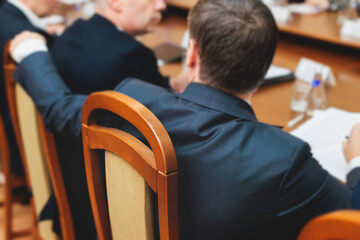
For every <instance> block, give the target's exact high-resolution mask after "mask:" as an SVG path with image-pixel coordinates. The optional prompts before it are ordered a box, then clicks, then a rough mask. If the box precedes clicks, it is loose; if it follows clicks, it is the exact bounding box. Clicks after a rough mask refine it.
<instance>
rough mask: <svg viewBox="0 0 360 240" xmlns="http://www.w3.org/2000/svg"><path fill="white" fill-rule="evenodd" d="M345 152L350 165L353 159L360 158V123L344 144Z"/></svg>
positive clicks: (355, 126) (352, 130)
mask: <svg viewBox="0 0 360 240" xmlns="http://www.w3.org/2000/svg"><path fill="white" fill-rule="evenodd" d="M343 151H344V155H345V159H346V161H347V162H348V163H349V162H350V160H351V159H353V158H355V157H360V123H357V124H355V125H354V127H353V128H352V129H351V132H350V137H349V139H347V140H345V141H344V142H343Z"/></svg>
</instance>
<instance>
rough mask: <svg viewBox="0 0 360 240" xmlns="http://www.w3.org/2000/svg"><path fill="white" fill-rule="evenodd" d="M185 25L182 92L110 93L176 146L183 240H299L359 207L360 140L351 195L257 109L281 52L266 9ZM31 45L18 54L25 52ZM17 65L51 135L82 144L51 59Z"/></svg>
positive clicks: (220, 2)
mask: <svg viewBox="0 0 360 240" xmlns="http://www.w3.org/2000/svg"><path fill="white" fill-rule="evenodd" d="M189 20H190V23H189V24H190V25H189V26H190V39H191V40H190V45H189V49H188V53H187V66H188V67H189V69H190V72H191V78H190V84H189V86H188V87H187V88H186V89H185V91H184V92H182V93H181V94H178V93H175V92H173V91H171V90H169V89H164V88H161V87H157V86H154V85H151V84H148V83H145V82H143V81H139V80H136V79H134V78H129V79H126V80H124V81H122V82H121V83H120V84H119V85H117V86H116V88H115V89H114V90H115V91H119V92H122V93H124V94H127V95H129V96H131V97H133V98H135V99H136V100H138V101H140V102H141V103H143V104H144V105H145V106H147V107H148V108H149V109H150V110H151V111H152V112H153V113H154V114H155V115H156V116H157V117H158V118H159V119H160V121H161V122H162V123H163V124H164V126H165V128H166V130H167V131H168V133H169V135H170V137H171V139H172V141H173V144H174V148H175V152H176V155H177V159H178V164H179V165H178V167H179V223H180V237H181V239H295V238H296V236H297V234H298V232H299V231H300V229H301V227H302V226H303V225H304V224H305V223H306V222H307V221H309V220H310V219H311V218H313V217H315V216H317V215H319V214H322V213H326V212H328V211H331V210H334V209H341V208H351V207H353V192H352V188H353V187H355V185H354V184H353V183H356V182H357V181H358V180H359V178H360V173H359V172H358V170H359V168H358V166H359V165H357V164H356V161H357V159H358V158H359V157H360V153H359V152H358V151H355V150H356V149H358V146H357V144H356V142H358V141H360V134H353V133H351V135H350V141H346V142H345V143H344V153H345V157H346V159H347V160H348V161H349V162H350V163H354V166H353V167H354V169H353V170H352V171H351V172H350V173H349V174H348V184H349V185H348V186H346V185H343V184H341V183H340V182H339V181H337V180H336V179H334V178H333V177H332V176H330V175H329V174H328V173H327V172H326V171H325V170H323V169H322V168H321V166H320V165H319V164H318V162H317V161H316V160H315V159H314V158H313V157H312V154H311V151H310V147H309V145H308V144H307V143H305V142H303V141H301V140H300V139H298V138H296V137H294V136H291V135H290V134H288V133H286V132H284V131H282V130H281V129H279V128H277V127H274V126H271V125H268V124H264V123H260V122H258V121H257V119H256V117H255V114H254V112H253V110H252V108H251V104H250V100H251V96H252V94H253V93H254V92H255V91H256V89H257V87H258V86H259V85H260V84H261V82H262V81H263V78H264V75H265V73H266V71H267V69H268V67H269V65H270V63H271V61H272V58H273V55H274V52H275V48H276V44H277V28H276V24H275V22H274V20H273V18H272V15H271V12H270V11H269V10H268V9H267V7H266V6H264V4H263V3H262V2H261V1H260V0H200V1H198V3H197V4H196V5H195V7H194V8H193V9H192V10H191V13H190V18H189ZM209 23H211V24H209ZM219 29H221V31H219ZM26 36H27V34H25V35H23V36H19V37H18V38H16V39H15V40H14V42H13V46H12V47H13V48H14V49H15V50H16V49H17V51H20V52H21V48H23V47H22V45H24V44H26V41H23V38H25V37H26ZM27 37H29V36H27ZM38 41H43V40H40V39H38ZM43 44H44V43H43ZM33 50H34V51H36V48H33ZM12 52H13V51H12ZM15 58H16V57H15ZM18 61H21V63H20V65H19V67H18V69H17V72H16V79H17V80H18V81H19V82H20V84H21V85H22V86H23V87H24V88H25V89H26V90H27V91H28V93H29V95H30V96H31V97H32V98H33V99H34V101H35V103H36V105H37V107H38V109H39V111H40V112H41V114H42V115H43V117H44V120H45V122H46V125H47V126H48V127H49V128H50V129H52V131H55V132H61V133H63V134H69V135H75V136H77V137H80V136H81V124H80V121H81V108H82V105H83V103H84V101H85V98H86V95H76V94H72V93H71V91H70V90H69V88H68V87H67V86H66V85H65V84H64V83H63V81H62V79H61V77H60V76H59V75H58V74H57V72H56V68H55V67H54V66H53V65H52V63H51V57H50V55H49V54H48V53H46V52H36V53H33V54H31V55H30V56H27V57H26V58H25V59H23V60H21V59H19V60H18ZM40 66H41V68H40ZM44 86H46V87H45V88H44ZM117 120H118V119H112V118H107V116H105V124H107V125H108V124H111V125H113V126H115V127H120V128H122V129H125V130H129V131H130V132H132V131H134V133H135V134H136V131H135V130H134V129H133V128H132V127H131V126H128V125H127V124H126V123H123V122H122V121H121V120H119V122H117ZM114 121H115V122H114ZM354 142H355V144H353V143H354ZM353 153H354V154H353Z"/></svg>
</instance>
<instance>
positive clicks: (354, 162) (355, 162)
mask: <svg viewBox="0 0 360 240" xmlns="http://www.w3.org/2000/svg"><path fill="white" fill-rule="evenodd" d="M357 167H360V156H359V157H354V158H353V159H351V160H350V163H349V165H348V169H349V171H348V172H351V171H352V170H353V169H355V168H357Z"/></svg>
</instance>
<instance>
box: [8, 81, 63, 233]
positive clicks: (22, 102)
mask: <svg viewBox="0 0 360 240" xmlns="http://www.w3.org/2000/svg"><path fill="white" fill-rule="evenodd" d="M15 95H16V104H17V111H18V120H19V126H20V134H21V139H22V140H23V146H24V152H25V156H26V160H27V166H28V171H29V175H30V176H29V177H30V181H31V185H32V195H33V198H34V203H35V212H36V216H37V218H39V216H40V213H41V210H42V209H43V207H44V206H45V204H46V202H47V201H48V199H49V197H50V195H51V194H52V189H51V184H50V179H49V174H48V169H47V166H46V162H45V157H44V152H43V147H42V144H41V138H40V131H39V126H38V117H37V111H36V107H35V105H34V103H33V101H32V99H31V98H30V97H29V95H28V94H27V93H26V92H25V91H24V89H23V88H22V87H21V86H20V85H19V84H16V86H15ZM38 228H39V233H40V236H41V237H42V238H43V239H44V240H45V239H46V240H52V239H57V237H56V235H55V234H54V233H53V231H52V221H51V220H46V221H41V222H39V223H38Z"/></svg>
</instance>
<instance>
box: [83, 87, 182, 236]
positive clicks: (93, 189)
mask: <svg viewBox="0 0 360 240" xmlns="http://www.w3.org/2000/svg"><path fill="white" fill-rule="evenodd" d="M99 109H102V110H108V111H111V112H113V113H115V114H116V115H118V116H120V117H122V118H123V119H125V120H126V121H128V122H130V123H131V124H132V125H133V126H135V127H136V128H137V129H138V130H139V131H140V132H141V133H142V134H143V135H144V137H145V138H146V140H147V142H148V143H149V144H150V147H151V149H150V148H149V147H147V146H146V145H145V144H144V143H142V142H141V141H139V140H138V139H137V138H135V137H134V136H133V135H130V134H129V133H126V132H124V131H122V130H118V129H114V128H108V127H102V126H100V125H99V117H101V116H102V113H103V112H101V111H100V112H99V111H97V110H99ZM82 134H83V145H84V156H85V167H86V175H87V182H88V186H89V193H90V200H91V205H92V209H93V214H94V218H95V225H96V230H97V233H98V237H99V239H100V240H104V239H127V240H132V239H154V223H153V221H152V220H153V217H152V202H151V200H152V198H151V192H150V189H151V190H153V191H154V192H155V193H157V195H158V202H157V204H158V215H159V230H160V239H162V240H165V239H174V240H177V239H179V229H178V199H177V161H176V157H175V151H174V148H173V145H172V142H171V140H170V137H169V135H168V134H167V132H166V130H165V128H164V127H163V125H162V124H161V123H160V121H159V120H158V119H157V118H156V117H155V116H154V114H152V113H151V112H150V110H148V109H147V108H146V107H144V106H143V105H142V104H141V103H139V102H137V101H136V100H134V99H132V98H130V97H128V96H126V95H123V94H120V93H116V92H112V91H106V92H99V93H93V94H91V95H90V96H89V97H88V99H87V100H86V102H85V104H84V107H83V112H82ZM102 150H104V151H102ZM104 152H105V176H106V192H107V195H106V193H105V189H104V183H103V178H102V172H101V170H100V169H101V167H102V163H101V162H100V161H101V160H102V159H103V155H104Z"/></svg>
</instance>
